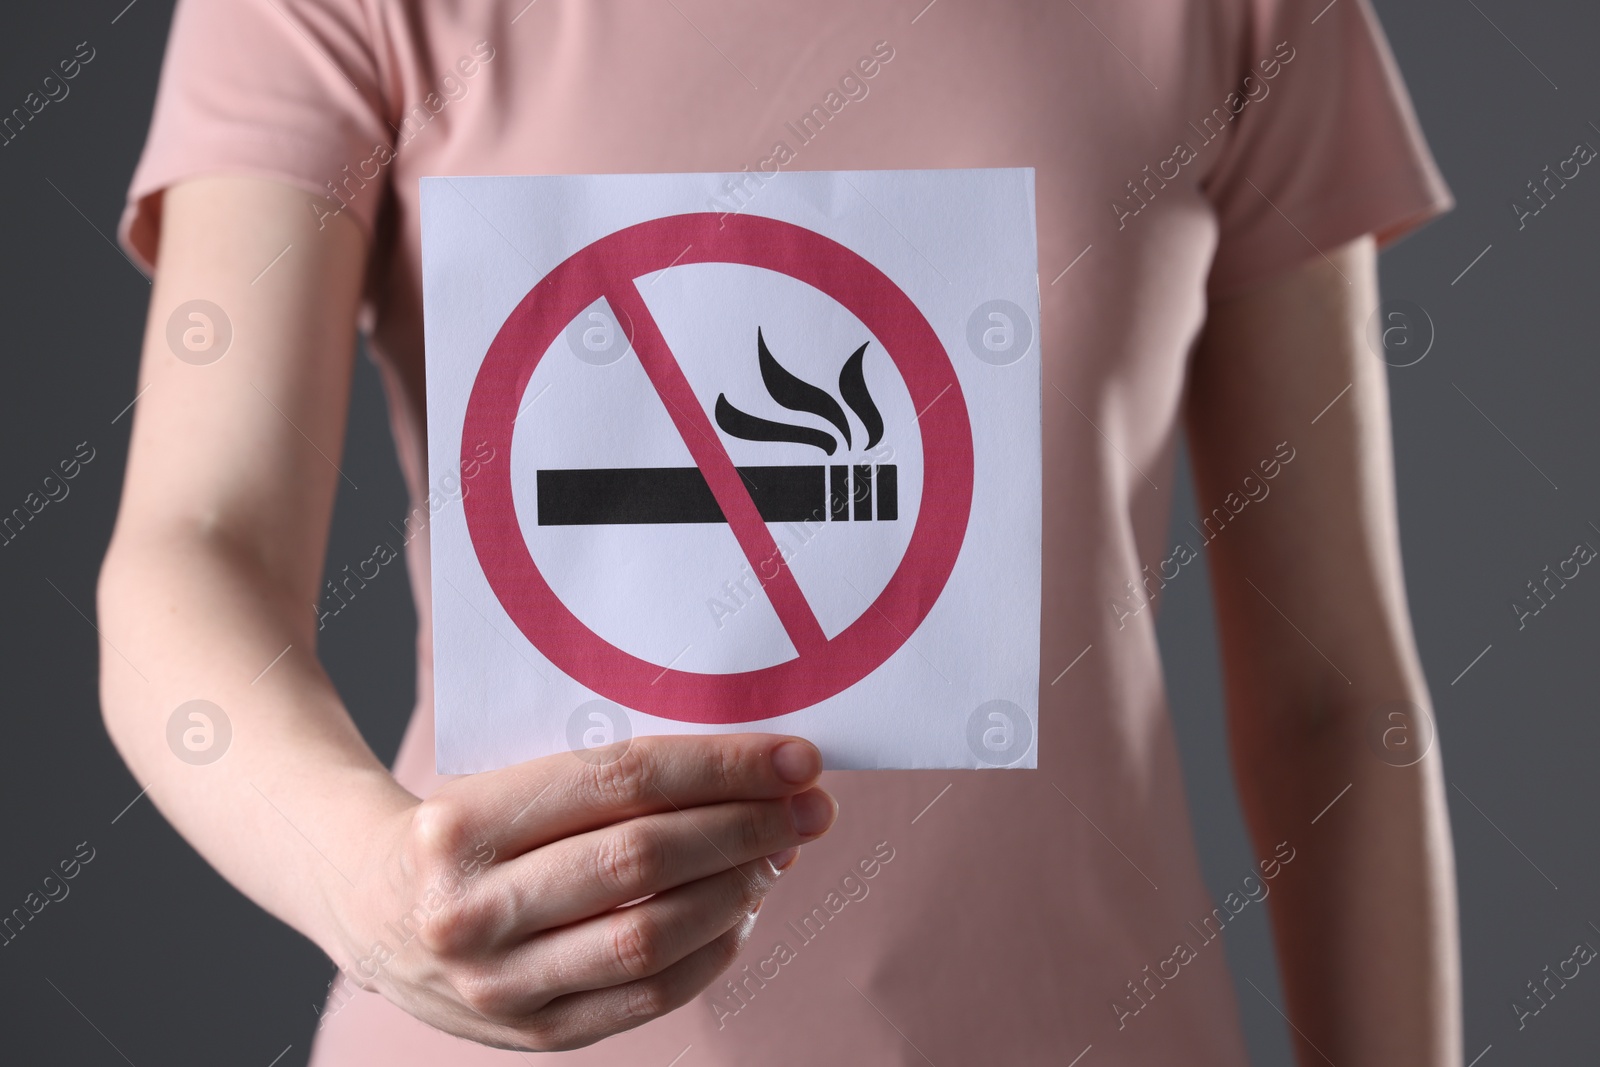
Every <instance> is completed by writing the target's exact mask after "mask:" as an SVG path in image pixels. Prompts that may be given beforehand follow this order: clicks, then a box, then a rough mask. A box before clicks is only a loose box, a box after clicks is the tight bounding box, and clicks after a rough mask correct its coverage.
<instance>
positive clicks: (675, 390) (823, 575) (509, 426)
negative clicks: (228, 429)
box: [422, 169, 1041, 773]
mask: <svg viewBox="0 0 1600 1067" xmlns="http://www.w3.org/2000/svg"><path fill="white" fill-rule="evenodd" d="M422 250H423V294H424V310H425V320H426V344H427V394H428V459H429V469H430V472H431V485H432V488H433V490H434V497H433V498H434V499H436V500H438V501H440V502H441V506H439V507H438V508H437V509H434V508H430V510H432V511H434V514H433V515H432V517H431V519H430V532H431V543H432V567H433V656H434V661H433V662H434V686H435V690H434V699H435V708H436V742H437V752H438V769H439V771H440V772H441V773H467V772H473V771H481V770H487V769H492V768H496V767H502V766H506V765H508V764H512V763H516V762H520V761H522V760H526V759H531V758H534V757H537V756H544V755H549V754H551V753H555V752H563V751H567V750H569V749H583V748H592V747H594V746H596V745H598V744H602V743H605V742H609V741H620V740H623V739H625V738H627V737H630V736H639V735H643V734H673V733H709V732H732V731H759V732H771V733H788V734H798V735H800V736H804V737H807V738H810V739H811V740H812V741H814V742H815V743H816V744H817V745H818V746H819V747H820V748H821V750H822V753H823V757H824V760H825V763H826V765H827V766H828V767H830V768H834V769H843V768H911V767H1032V766H1035V763H1036V752H1037V738H1038V715H1037V711H1038V696H1039V601H1040V575H1039V568H1040V484H1041V483H1040V361H1039V345H1038V339H1039V329H1038V322H1039V283H1038V267H1037V263H1038V260H1037V253H1036V248H1035V237H1034V175H1033V171H1032V170H1031V169H997V170H933V171H849V172H782V173H779V174H776V175H755V174H750V173H740V174H656V175H591V176H556V177H474V178H462V177H452V178H424V179H423V180H422Z"/></svg>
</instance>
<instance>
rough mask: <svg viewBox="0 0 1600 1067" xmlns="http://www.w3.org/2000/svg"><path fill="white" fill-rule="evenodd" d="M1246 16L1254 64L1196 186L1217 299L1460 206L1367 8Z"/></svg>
mask: <svg viewBox="0 0 1600 1067" xmlns="http://www.w3.org/2000/svg"><path fill="white" fill-rule="evenodd" d="M1247 6H1248V7H1249V8H1250V9H1251V11H1252V18H1253V26H1252V28H1251V32H1250V34H1249V36H1250V38H1251V44H1250V46H1249V47H1251V48H1252V49H1253V51H1252V52H1251V53H1250V54H1249V55H1248V57H1247V60H1246V61H1247V62H1248V63H1249V64H1250V67H1249V69H1248V70H1247V71H1246V72H1242V73H1241V76H1240V80H1239V81H1238V82H1236V83H1235V86H1234V88H1235V89H1236V90H1238V93H1237V95H1236V96H1232V97H1229V98H1228V102H1227V103H1226V104H1224V108H1226V109H1227V110H1230V111H1232V110H1235V109H1237V117H1236V118H1235V119H1234V120H1233V126H1234V128H1233V130H1232V131H1231V134H1232V137H1231V140H1230V141H1229V142H1228V143H1227V146H1226V148H1225V150H1224V151H1225V155H1224V157H1223V159H1222V160H1221V161H1220V162H1219V164H1218V166H1217V168H1216V170H1215V171H1214V172H1213V173H1212V174H1210V175H1208V176H1207V178H1206V181H1205V183H1204V188H1205V192H1206V195H1207V197H1208V198H1209V199H1210V200H1211V202H1212V205H1213V207H1214V208H1215V210H1216V213H1217V220H1218V228H1219V233H1218V240H1217V251H1216V256H1215V258H1214V259H1213V261H1212V266H1211V275H1210V279H1209V281H1208V285H1207V292H1208V295H1209V296H1211V297H1213V298H1216V297H1226V296H1232V295H1235V294H1238V293H1241V292H1243V291H1245V290H1247V289H1251V288H1254V287H1255V286H1257V285H1259V284H1261V283H1263V282H1265V281H1267V280H1269V279H1270V278H1272V277H1273V276H1274V275H1276V274H1278V273H1280V272H1282V271H1284V270H1286V269H1289V268H1292V267H1296V266H1299V265H1300V264H1302V263H1304V262H1306V261H1308V260H1310V259H1313V258H1316V257H1317V256H1318V255H1319V254H1321V253H1323V252H1325V251H1326V250H1328V249H1330V248H1334V247H1337V246H1339V245H1341V244H1343V243H1345V242H1347V241H1352V240H1354V239H1356V238H1357V237H1360V236H1362V235H1363V234H1368V233H1370V234H1373V235H1374V237H1375V239H1376V241H1377V243H1378V247H1380V248H1382V247H1384V246H1386V245H1388V244H1391V243H1393V242H1394V241H1395V240H1397V239H1399V238H1400V237H1401V236H1403V235H1404V234H1406V233H1409V232H1410V231H1411V230H1413V229H1415V228H1417V227H1418V226H1420V225H1422V224H1423V223H1424V222H1427V221H1428V220H1430V219H1432V218H1434V217H1435V216H1437V215H1440V214H1443V213H1444V212H1446V211H1448V210H1449V209H1450V208H1452V207H1453V206H1455V201H1454V199H1453V198H1452V196H1451V194H1450V190H1449V188H1448V187H1447V186H1446V185H1445V182H1444V178H1443V177H1442V176H1441V175H1440V173H1439V169H1438V166H1437V165H1436V164H1435V163H1434V160H1433V156H1432V153H1431V152H1430V151H1429V150H1428V145H1427V142H1426V141H1425V140H1424V139H1423V136H1422V130H1421V128H1420V127H1419V126H1418V124H1417V117H1416V113H1415V112H1414V111H1413V109H1412V106H1411V98H1410V96H1409V95H1408V93H1407V92H1406V88H1405V84H1404V82H1403V81H1402V80H1401V78H1400V72H1399V69H1398V68H1397V67H1396V65H1395V62H1394V56H1393V54H1392V53H1391V52H1390V50H1389V45H1388V41H1387V40H1386V39H1385V37H1384V34H1383V30H1382V28H1381V27H1380V26H1379V24H1378V20H1377V16H1376V15H1375V14H1374V13H1373V11H1372V8H1371V6H1370V4H1369V2H1368V0H1333V2H1332V3H1331V4H1329V5H1328V6H1327V7H1323V6H1322V5H1321V4H1319V3H1305V2H1303V0H1247ZM1319 9H1320V13H1319ZM1274 64H1275V66H1274ZM1246 74H1248V80H1246V78H1245V75H1246ZM1269 74H1270V75H1274V76H1270V77H1269V76H1268V75H1269ZM1241 101H1242V103H1241ZM1224 113H1226V112H1224Z"/></svg>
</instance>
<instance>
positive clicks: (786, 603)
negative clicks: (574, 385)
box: [606, 278, 828, 657]
mask: <svg viewBox="0 0 1600 1067" xmlns="http://www.w3.org/2000/svg"><path fill="white" fill-rule="evenodd" d="M606 301H607V303H609V304H610V305H611V310H612V311H613V312H615V313H616V314H617V315H619V316H621V317H623V319H624V320H631V321H632V323H633V350H634V352H635V353H636V354H637V355H638V357H639V362H640V363H641V364H642V365H643V366H644V372H645V374H646V375H648V376H649V378H650V384H652V385H654V386H655V389H656V392H657V393H658V394H660V396H661V399H662V400H663V401H664V402H665V403H666V405H667V412H668V414H670V415H671V416H672V423H673V425H674V426H676V427H677V428H678V433H680V434H681V435H683V443H684V444H686V445H688V446H689V455H690V457H691V458H693V459H694V462H695V466H697V467H699V468H700V473H701V474H702V475H704V476H705V480H706V484H707V485H708V486H710V487H711V495H712V496H714V497H715V498H716V500H717V506H718V507H720V508H721V509H722V514H723V516H724V517H725V518H726V519H727V520H728V526H729V527H730V528H731V529H732V530H733V535H734V536H735V537H736V538H738V539H739V547H740V548H741V549H743V550H744V556H745V559H747V560H749V562H750V569H751V570H752V571H754V572H755V574H756V578H757V579H758V580H759V581H760V582H761V588H762V589H764V590H766V594H767V599H768V600H769V601H770V602H771V603H772V608H773V610H774V611H776V612H777V613H778V620H779V621H780V622H782V623H783V629H784V631H785V632H786V633H787V634H788V635H789V640H790V642H792V643H793V644H794V648H795V651H796V652H798V653H799V654H800V655H801V656H802V657H804V656H807V655H810V654H812V653H815V652H820V651H821V650H822V649H823V648H824V647H825V646H826V645H827V643H828V638H827V635H825V634H824V633H823V632H822V625H821V624H820V623H818V622H817V616H816V613H815V612H813V611H812V610H811V605H810V603H809V602H808V601H807V600H806V596H805V594H804V593H803V592H801V590H800V584H799V583H798V582H796V581H795V577H794V573H793V572H792V571H790V570H789V565H788V563H786V562H785V561H784V558H783V553H781V552H779V551H778V545H777V543H776V542H775V541H773V539H772V531H770V530H768V529H767V523H766V520H764V519H763V518H762V517H761V513H760V512H759V511H758V510H756V503H755V501H754V500H753V499H751V497H750V490H749V489H747V488H746V487H745V484H744V479H743V478H741V477H740V476H739V472H738V470H737V469H735V467H734V465H733V460H732V458H730V457H729V455H728V450H727V449H726V448H725V447H723V444H722V439H721V438H720V437H718V436H717V431H716V430H715V429H713V428H712V425H711V420H710V419H709V418H707V417H706V412H705V409H704V408H702V407H701V406H700V401H699V400H698V399H697V398H696V397H695V395H694V388H693V387H692V386H690V384H689V379H688V378H687V377H685V376H684V373H683V368H682V367H681V366H679V365H678V360H677V357H676V356H674V355H673V354H672V349H671V348H669V347H668V346H667V339H666V338H665V337H663V336H662V335H661V330H660V328H659V327H658V326H657V325H656V320H655V319H654V318H653V317H652V316H651V314H650V309H649V308H647V307H646V306H645V302H644V299H643V298H642V297H641V296H640V295H639V290H638V288H637V287H636V286H635V285H634V283H633V279H631V278H624V279H618V280H616V281H614V282H613V283H612V284H611V285H609V286H607V288H606ZM768 572H771V573H770V575H769V573H768Z"/></svg>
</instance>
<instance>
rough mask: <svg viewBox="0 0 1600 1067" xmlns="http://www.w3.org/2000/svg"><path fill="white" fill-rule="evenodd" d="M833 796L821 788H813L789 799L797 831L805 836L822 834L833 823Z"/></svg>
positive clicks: (790, 810) (791, 814)
mask: <svg viewBox="0 0 1600 1067" xmlns="http://www.w3.org/2000/svg"><path fill="white" fill-rule="evenodd" d="M834 811H835V808H834V803H833V798H832V797H830V796H829V795H828V794H826V793H824V792H823V791H822V790H820V789H811V790H808V791H806V792H804V793H801V794H800V795H799V796H797V797H794V798H793V799H792V800H790V801H789V812H790V816H791V817H792V818H793V819H794V829H795V832H796V833H798V834H800V835H801V836H803V837H810V836H812V835H813V834H820V833H822V831H824V830H826V829H827V828H828V827H829V826H832V825H833V816H834Z"/></svg>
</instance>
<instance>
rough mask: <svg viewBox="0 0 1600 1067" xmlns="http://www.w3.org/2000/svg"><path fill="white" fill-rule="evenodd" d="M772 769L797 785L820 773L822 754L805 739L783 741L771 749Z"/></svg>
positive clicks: (780, 776)
mask: <svg viewBox="0 0 1600 1067" xmlns="http://www.w3.org/2000/svg"><path fill="white" fill-rule="evenodd" d="M772 769H773V770H774V771H776V772H777V774H778V777H779V778H782V779H783V780H784V781H786V782H790V783H792V784H794V785H799V784H800V783H801V782H809V781H811V779H813V778H815V777H816V776H817V775H819V774H821V773H822V754H821V753H819V752H818V751H817V749H816V746H814V745H811V744H809V743H807V742H805V741H785V742H784V743H783V744H781V745H779V746H778V747H777V748H775V749H773V750H772Z"/></svg>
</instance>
